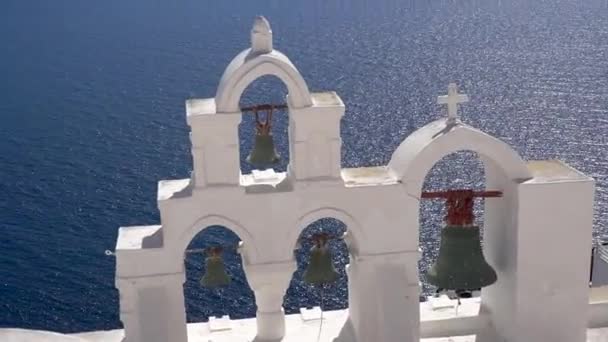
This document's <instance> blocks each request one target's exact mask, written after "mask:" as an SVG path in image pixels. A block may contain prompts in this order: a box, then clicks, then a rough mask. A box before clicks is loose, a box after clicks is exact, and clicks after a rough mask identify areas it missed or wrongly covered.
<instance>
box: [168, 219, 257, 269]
mask: <svg viewBox="0 0 608 342" xmlns="http://www.w3.org/2000/svg"><path fill="white" fill-rule="evenodd" d="M211 226H223V227H225V228H227V229H229V230H231V231H233V232H234V233H235V234H236V235H237V236H238V237H239V238H240V239H241V241H242V242H243V244H244V249H243V255H244V256H245V257H246V258H247V260H250V261H253V260H257V259H258V257H259V253H258V249H257V245H256V243H255V239H254V237H253V235H252V234H251V233H249V231H248V230H247V229H245V228H244V227H243V226H241V225H240V224H239V223H238V222H236V221H233V220H231V219H229V218H227V217H225V216H221V215H207V216H204V217H201V218H199V219H198V220H197V221H196V222H195V223H194V224H193V225H191V226H190V227H189V228H188V229H187V230H186V231H184V232H183V233H182V235H181V236H180V239H179V244H178V251H179V255H183V253H184V252H185V251H186V249H187V248H188V245H189V244H190V242H191V241H192V240H193V239H194V237H195V236H196V235H197V234H198V233H200V232H201V231H203V230H205V229H206V228H208V227H211Z"/></svg>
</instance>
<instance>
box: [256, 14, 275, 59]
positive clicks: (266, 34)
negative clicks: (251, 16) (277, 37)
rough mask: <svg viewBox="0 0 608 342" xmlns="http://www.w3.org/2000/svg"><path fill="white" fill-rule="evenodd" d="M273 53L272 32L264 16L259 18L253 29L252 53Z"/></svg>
mask: <svg viewBox="0 0 608 342" xmlns="http://www.w3.org/2000/svg"><path fill="white" fill-rule="evenodd" d="M271 51H272V30H271V29H270V23H269V22H268V20H266V18H264V17H263V16H261V15H260V16H257V17H256V18H255V21H254V22H253V28H252V29H251V52H253V53H268V52H271Z"/></svg>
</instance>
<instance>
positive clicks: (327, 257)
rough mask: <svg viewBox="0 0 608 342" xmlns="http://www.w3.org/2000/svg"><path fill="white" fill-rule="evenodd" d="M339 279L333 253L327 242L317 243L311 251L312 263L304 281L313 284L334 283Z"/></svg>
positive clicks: (305, 273)
mask: <svg viewBox="0 0 608 342" xmlns="http://www.w3.org/2000/svg"><path fill="white" fill-rule="evenodd" d="M336 279H338V272H336V269H335V268H334V265H333V262H332V257H331V251H330V250H329V248H328V246H327V243H326V242H325V241H320V242H317V243H315V245H314V246H313V247H312V249H311V251H310V263H309V264H308V267H307V268H306V271H305V272H304V281H305V282H307V283H309V284H313V285H320V284H327V283H333V282H334V281H336Z"/></svg>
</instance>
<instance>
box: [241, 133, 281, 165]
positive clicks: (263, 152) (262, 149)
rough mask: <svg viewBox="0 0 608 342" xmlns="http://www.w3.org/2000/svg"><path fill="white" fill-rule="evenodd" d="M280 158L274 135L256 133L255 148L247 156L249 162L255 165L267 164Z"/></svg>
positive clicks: (273, 162) (274, 162)
mask: <svg viewBox="0 0 608 342" xmlns="http://www.w3.org/2000/svg"><path fill="white" fill-rule="evenodd" d="M279 159H280V158H279V155H278V153H277V150H276V149H275V147H274V141H273V139H272V135H271V134H256V135H255V142H254V145H253V149H252V150H251V153H249V156H248V157H247V162H248V163H250V164H252V165H255V166H266V165H271V164H276V163H277V162H278V161H279Z"/></svg>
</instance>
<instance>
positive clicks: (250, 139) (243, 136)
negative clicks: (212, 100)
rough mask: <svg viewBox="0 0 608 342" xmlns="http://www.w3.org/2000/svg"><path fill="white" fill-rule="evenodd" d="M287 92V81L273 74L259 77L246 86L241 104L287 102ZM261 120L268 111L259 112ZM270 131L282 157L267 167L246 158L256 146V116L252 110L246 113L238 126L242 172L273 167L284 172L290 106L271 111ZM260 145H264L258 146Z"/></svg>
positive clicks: (287, 145) (250, 105)
mask: <svg viewBox="0 0 608 342" xmlns="http://www.w3.org/2000/svg"><path fill="white" fill-rule="evenodd" d="M287 94H288V91H287V87H286V86H285V83H283V81H282V80H281V79H280V78H278V77H277V76H274V75H266V76H262V77H259V78H258V79H256V80H255V81H253V82H252V83H251V84H249V85H248V86H247V88H245V91H244V92H243V94H242V96H241V99H240V103H239V106H240V107H241V108H246V107H253V106H256V105H261V104H273V105H277V104H284V103H285V101H286V95H287ZM258 115H259V121H260V122H264V121H265V120H266V119H267V115H268V110H260V111H259V112H258ZM270 123H271V128H270V131H271V134H272V141H273V142H274V147H275V149H276V152H277V153H278V156H279V160H278V161H277V162H276V163H272V164H268V165H266V166H260V165H255V164H252V163H250V162H248V161H247V158H248V157H249V156H250V154H251V153H252V150H253V149H254V148H256V134H257V132H256V116H255V114H254V113H253V112H252V111H247V112H243V120H242V122H241V124H240V126H239V144H240V145H239V150H240V165H241V172H242V173H243V174H248V173H251V171H252V170H255V169H266V168H272V169H274V171H275V172H284V171H285V170H287V165H288V164H289V137H288V130H287V129H288V123H289V118H288V110H287V108H283V109H275V110H274V111H273V112H272V120H271V122H270ZM257 148H262V145H258V146H257Z"/></svg>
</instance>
